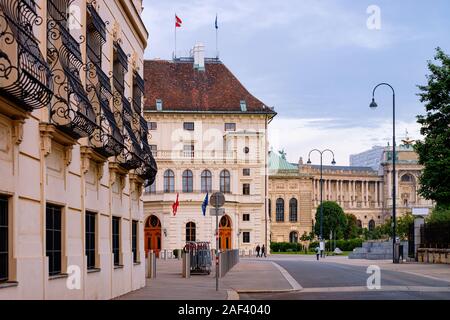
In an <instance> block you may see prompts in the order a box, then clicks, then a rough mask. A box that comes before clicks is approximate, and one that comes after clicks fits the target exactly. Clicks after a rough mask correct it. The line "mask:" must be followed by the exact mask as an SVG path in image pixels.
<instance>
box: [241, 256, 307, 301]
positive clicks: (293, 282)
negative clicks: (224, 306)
mask: <svg viewBox="0 0 450 320" xmlns="http://www.w3.org/2000/svg"><path fill="white" fill-rule="evenodd" d="M270 263H272V265H274V266H275V267H276V268H277V269H278V271H280V273H281V275H282V276H283V277H284V278H285V279H286V281H287V282H289V285H290V286H291V287H292V288H291V289H259V290H252V289H242V290H235V292H236V294H238V295H239V294H241V293H287V292H300V291H302V290H303V287H302V286H301V285H300V284H299V283H298V282H297V281H296V280H295V279H294V278H293V277H292V276H291V275H290V274H289V272H287V271H286V269H284V268H283V267H281V266H280V265H279V264H277V263H275V262H273V261H270Z"/></svg>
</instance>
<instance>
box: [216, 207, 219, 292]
mask: <svg viewBox="0 0 450 320" xmlns="http://www.w3.org/2000/svg"><path fill="white" fill-rule="evenodd" d="M218 211H219V207H218V206H217V201H216V291H219V212H218Z"/></svg>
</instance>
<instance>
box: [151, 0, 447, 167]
mask: <svg viewBox="0 0 450 320" xmlns="http://www.w3.org/2000/svg"><path fill="white" fill-rule="evenodd" d="M143 6H144V11H143V20H144V23H145V25H146V27H147V29H148V31H149V34H150V37H149V46H148V48H147V50H146V52H145V58H146V59H155V58H160V59H171V58H172V54H173V51H174V42H175V41H174V14H175V13H177V15H178V16H179V17H180V18H181V19H182V21H183V24H182V27H181V28H178V29H177V55H178V56H188V55H189V50H190V49H191V48H192V47H193V46H194V44H195V43H197V42H202V43H203V44H205V47H206V48H205V49H206V56H209V57H213V56H215V55H216V33H215V31H216V30H215V28H214V21H215V17H216V14H217V16H218V26H219V29H218V49H219V50H218V51H219V56H220V59H221V60H222V62H223V63H224V64H226V65H227V67H228V68H229V69H230V70H231V71H232V72H233V73H234V75H235V76H236V77H237V78H238V79H239V80H240V81H241V82H242V83H243V85H244V86H245V87H246V88H247V89H248V90H249V91H250V92H251V93H252V94H253V95H254V96H255V97H257V98H258V99H260V100H261V101H263V102H264V103H265V104H266V105H268V106H271V107H274V108H275V111H276V112H277V113H278V115H277V116H276V118H275V119H274V120H273V121H272V122H271V124H270V126H269V141H270V145H271V148H273V150H274V151H278V150H282V149H284V151H285V152H286V154H287V159H288V160H289V161H291V162H298V159H299V157H303V158H304V159H306V158H307V156H308V152H309V151H310V150H311V149H313V148H319V149H325V148H330V149H332V150H333V151H334V153H335V156H336V162H337V164H338V165H348V164H349V155H350V154H354V153H358V152H361V151H365V150H367V149H370V148H371V147H372V146H374V145H384V146H385V145H387V143H388V142H389V141H392V92H391V91H390V89H389V88H387V87H380V88H379V89H378V90H377V92H376V100H377V103H378V106H379V107H378V108H377V109H375V110H372V109H370V108H369V103H370V102H371V98H372V89H373V87H374V86H375V85H377V84H378V83H380V82H388V83H390V84H391V85H392V86H393V87H394V88H395V91H396V111H397V112H396V113H397V122H396V125H397V144H398V143H399V142H400V140H401V139H403V138H404V137H405V136H406V130H407V131H408V133H409V136H410V137H411V138H413V139H420V138H421V137H420V127H419V125H418V124H417V122H416V116H417V115H418V114H423V113H424V110H425V109H424V106H423V104H422V103H421V102H420V101H419V98H418V96H417V94H418V93H419V90H418V88H417V85H422V84H425V83H426V74H427V73H428V69H427V61H428V60H432V59H433V57H434V54H435V48H436V47H438V46H439V47H441V48H442V49H444V51H446V52H447V53H449V54H450V36H449V33H450V18H449V14H450V1H448V0H430V1H419V0H414V1H412V0H395V1H394V0H372V1H366V0H358V1H355V0H166V1H161V0H144V3H143ZM317 157H318V156H317V155H315V156H312V158H311V160H312V162H313V163H317V162H318V161H319V159H318V158H317ZM324 157H325V158H324V163H326V162H327V161H328V160H329V161H330V162H331V159H327V158H326V156H324Z"/></svg>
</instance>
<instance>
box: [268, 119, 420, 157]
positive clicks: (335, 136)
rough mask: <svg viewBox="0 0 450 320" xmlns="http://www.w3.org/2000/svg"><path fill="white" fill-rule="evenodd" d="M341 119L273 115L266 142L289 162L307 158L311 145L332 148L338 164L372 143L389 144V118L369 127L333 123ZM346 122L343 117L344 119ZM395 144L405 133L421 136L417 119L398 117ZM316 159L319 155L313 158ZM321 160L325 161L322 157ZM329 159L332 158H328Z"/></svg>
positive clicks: (390, 130)
mask: <svg viewBox="0 0 450 320" xmlns="http://www.w3.org/2000/svg"><path fill="white" fill-rule="evenodd" d="M342 121H343V120H342V119H333V118H310V119H302V118H295V119H292V118H282V117H280V118H275V119H274V120H273V121H272V122H271V123H270V125H269V143H270V146H271V148H273V150H275V151H277V150H282V149H284V150H285V151H286V153H287V158H288V160H289V161H291V162H295V163H296V162H297V161H298V159H299V157H303V159H306V158H307V156H308V152H309V151H310V150H312V149H314V148H317V149H327V148H329V149H331V150H333V151H334V153H335V155H336V162H337V163H338V164H340V165H348V164H349V156H350V155H351V154H355V153H359V152H362V151H366V150H368V149H371V148H372V147H373V146H375V145H381V146H386V145H387V143H390V144H392V122H391V121H388V120H383V121H379V122H378V123H377V124H376V125H374V126H373V127H371V128H368V127H364V126H362V125H349V126H345V125H342V126H335V123H336V122H342ZM344 123H345V121H344ZM396 126H397V131H396V136H397V144H399V143H401V139H404V138H405V136H406V130H408V135H409V137H410V138H412V139H421V135H420V126H419V125H418V124H417V122H405V121H397V123H396ZM312 161H313V162H317V161H318V159H314V158H313V159H312ZM324 161H328V160H325V159H324ZM329 162H331V159H329Z"/></svg>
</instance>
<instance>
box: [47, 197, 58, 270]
mask: <svg viewBox="0 0 450 320" xmlns="http://www.w3.org/2000/svg"><path fill="white" fill-rule="evenodd" d="M45 225H46V228H45V236H46V238H45V239H46V245H45V248H46V256H47V257H48V273H49V275H50V276H54V275H57V274H60V273H61V260H62V246H61V243H62V210H61V207H58V206H54V205H50V204H47V208H46V222H45Z"/></svg>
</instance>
